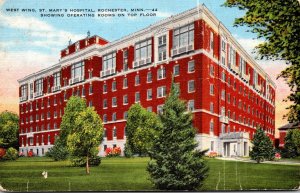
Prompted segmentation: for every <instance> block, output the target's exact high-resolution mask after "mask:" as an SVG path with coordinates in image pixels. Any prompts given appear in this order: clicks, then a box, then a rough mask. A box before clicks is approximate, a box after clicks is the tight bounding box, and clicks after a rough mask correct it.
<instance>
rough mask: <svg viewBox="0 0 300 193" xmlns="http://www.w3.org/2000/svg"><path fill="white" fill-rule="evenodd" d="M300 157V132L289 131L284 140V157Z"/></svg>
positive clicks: (295, 130) (297, 130) (296, 130)
mask: <svg viewBox="0 0 300 193" xmlns="http://www.w3.org/2000/svg"><path fill="white" fill-rule="evenodd" d="M299 155H300V130H299V129H289V130H288V132H287V134H286V136H285V139H284V149H283V156H284V157H287V158H293V157H297V156H299Z"/></svg>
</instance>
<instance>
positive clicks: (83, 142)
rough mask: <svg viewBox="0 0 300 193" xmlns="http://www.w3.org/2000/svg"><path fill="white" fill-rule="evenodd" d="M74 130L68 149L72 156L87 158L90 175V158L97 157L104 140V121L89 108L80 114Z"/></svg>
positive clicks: (69, 139)
mask: <svg viewBox="0 0 300 193" xmlns="http://www.w3.org/2000/svg"><path fill="white" fill-rule="evenodd" d="M74 128H75V129H74V131H72V133H70V134H69V135H68V137H67V147H68V149H69V151H70V153H71V155H72V156H77V157H85V158H86V173H87V174H89V173H90V170H89V158H91V157H93V156H95V154H96V153H97V148H98V146H99V144H100V143H101V142H102V140H103V132H104V129H103V125H102V121H101V119H100V117H99V115H98V114H97V112H96V111H94V109H93V108H90V107H88V108H86V110H84V111H82V112H80V113H79V114H78V116H77V117H76V119H75V122H74Z"/></svg>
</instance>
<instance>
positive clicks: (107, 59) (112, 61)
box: [101, 52, 116, 76]
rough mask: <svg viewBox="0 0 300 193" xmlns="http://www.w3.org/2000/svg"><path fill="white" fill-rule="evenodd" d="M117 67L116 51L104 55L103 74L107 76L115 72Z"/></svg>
mask: <svg viewBox="0 0 300 193" xmlns="http://www.w3.org/2000/svg"><path fill="white" fill-rule="evenodd" d="M115 68H116V52H113V53H110V54H107V55H105V56H103V64H102V73H101V76H107V75H110V74H113V73H114V69H115Z"/></svg>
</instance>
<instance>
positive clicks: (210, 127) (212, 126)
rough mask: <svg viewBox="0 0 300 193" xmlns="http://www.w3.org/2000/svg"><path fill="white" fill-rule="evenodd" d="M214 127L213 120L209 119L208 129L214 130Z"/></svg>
mask: <svg viewBox="0 0 300 193" xmlns="http://www.w3.org/2000/svg"><path fill="white" fill-rule="evenodd" d="M214 127H215V124H214V120H212V119H211V120H210V123H209V131H210V132H214Z"/></svg>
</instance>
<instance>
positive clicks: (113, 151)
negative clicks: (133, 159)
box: [105, 147, 121, 157]
mask: <svg viewBox="0 0 300 193" xmlns="http://www.w3.org/2000/svg"><path fill="white" fill-rule="evenodd" d="M120 155H121V148H120V147H114V148H110V147H108V148H106V150H105V156H106V157H117V156H120Z"/></svg>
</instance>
